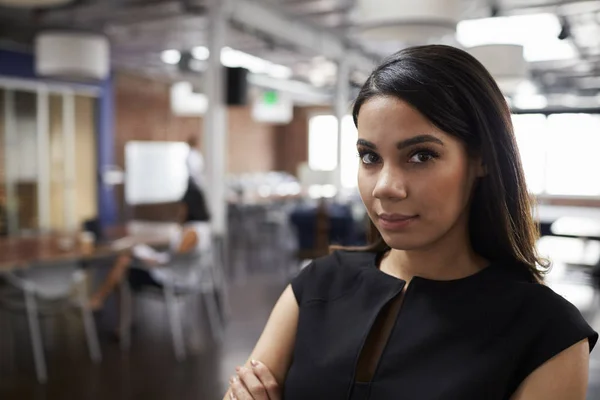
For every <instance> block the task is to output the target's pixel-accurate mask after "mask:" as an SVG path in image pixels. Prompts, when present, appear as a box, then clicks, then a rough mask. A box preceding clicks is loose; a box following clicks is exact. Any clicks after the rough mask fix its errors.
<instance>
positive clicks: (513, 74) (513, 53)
mask: <svg viewBox="0 0 600 400" xmlns="http://www.w3.org/2000/svg"><path fill="white" fill-rule="evenodd" d="M468 52H469V53H470V54H471V55H472V56H473V57H475V58H476V59H478V60H479V62H481V63H482V64H483V66H484V67H485V68H486V69H487V70H488V71H489V72H490V74H492V76H493V77H494V79H495V80H496V82H497V83H498V86H499V87H500V90H502V92H503V93H504V94H506V95H512V94H515V92H516V91H517V89H518V87H519V86H520V84H521V83H523V82H524V81H525V80H526V79H527V74H528V67H527V61H526V60H525V57H524V56H523V46H521V45H518V44H486V45H482V46H475V47H471V48H469V49H468Z"/></svg>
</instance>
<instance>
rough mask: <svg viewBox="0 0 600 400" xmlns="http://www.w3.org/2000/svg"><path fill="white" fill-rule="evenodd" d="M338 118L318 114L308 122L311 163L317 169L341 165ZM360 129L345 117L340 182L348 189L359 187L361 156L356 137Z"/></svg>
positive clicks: (324, 169) (349, 118) (321, 169)
mask: <svg viewBox="0 0 600 400" xmlns="http://www.w3.org/2000/svg"><path fill="white" fill-rule="evenodd" d="M337 129H338V125H337V118H336V117H335V116H333V115H317V116H314V117H311V118H310V120H309V123H308V165H309V167H310V168H311V169H313V170H316V171H333V170H334V169H336V168H337V166H338V159H337V146H338V143H337ZM357 138H358V132H357V131H356V127H355V126H354V122H353V121H352V116H350V115H347V116H345V117H344V119H342V140H341V146H342V152H341V156H342V157H341V162H340V169H341V172H340V174H341V183H342V186H343V187H345V188H353V187H356V176H357V173H358V157H357V156H356V140H357Z"/></svg>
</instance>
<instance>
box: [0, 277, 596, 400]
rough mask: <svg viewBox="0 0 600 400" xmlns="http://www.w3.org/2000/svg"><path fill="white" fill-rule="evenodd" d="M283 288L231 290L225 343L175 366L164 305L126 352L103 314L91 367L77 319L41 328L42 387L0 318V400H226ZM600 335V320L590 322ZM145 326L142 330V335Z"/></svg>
mask: <svg viewBox="0 0 600 400" xmlns="http://www.w3.org/2000/svg"><path fill="white" fill-rule="evenodd" d="M284 286H285V283H284V281H283V280H282V278H281V276H277V275H276V274H269V275H267V274H265V273H261V274H256V275H250V276H249V277H247V278H246V279H245V283H243V284H242V283H239V284H234V285H232V286H231V293H230V295H231V296H230V299H231V307H232V315H231V319H230V322H229V324H228V326H227V329H226V333H225V337H224V338H223V343H222V344H217V343H215V342H214V341H213V340H211V338H210V332H209V329H208V327H207V324H204V325H205V326H204V328H203V330H202V335H201V338H200V339H201V340H200V341H199V343H195V344H194V343H192V345H195V347H196V348H197V351H196V354H195V355H193V356H190V357H189V358H188V359H187V361H184V362H182V363H177V362H176V361H175V359H174V356H173V351H172V347H171V341H170V335H169V331H168V328H167V326H166V323H165V320H166V317H165V309H164V304H163V303H161V302H158V301H155V300H152V299H143V300H142V301H140V302H138V304H137V309H138V313H137V315H138V320H137V326H138V329H136V330H135V331H134V334H133V342H132V348H131V350H130V351H129V352H128V353H127V352H126V353H124V352H121V350H120V349H119V346H118V345H117V344H116V343H115V342H114V341H113V340H114V339H111V337H110V335H109V334H108V333H109V331H108V328H109V327H110V325H111V323H110V319H111V318H110V315H101V316H98V317H97V319H98V323H99V325H100V331H101V340H102V351H103V355H104V360H103V362H102V363H101V364H99V365H92V364H91V362H90V361H89V358H88V356H87V351H86V347H85V342H84V339H83V332H82V329H81V327H80V320H79V318H78V317H77V315H76V314H74V315H71V316H69V317H67V318H62V319H57V320H47V321H45V322H44V324H43V331H44V339H45V345H46V351H47V355H48V367H49V368H48V369H49V382H48V383H47V384H46V385H39V384H37V382H36V379H35V372H34V367H33V360H32V355H31V349H30V344H29V337H28V335H27V329H26V328H27V325H26V321H25V320H24V319H23V318H16V317H13V318H11V319H10V321H11V327H10V330H11V331H12V332H15V334H13V335H9V333H8V329H9V327H8V326H7V320H8V319H7V318H6V317H5V316H4V317H3V318H0V399H2V400H4V399H11V400H12V399H18V400H29V399H31V400H38V399H40V400H70V399H74V400H96V399H97V400H109V399H110V400H120V399H122V400H130V399H140V400H153V399H156V400H164V399H178V400H179V399H181V400H188V399H189V400H192V399H193V400H213V399H220V398H221V396H222V394H223V392H224V389H225V388H226V382H227V379H228V378H229V376H230V375H231V373H232V372H233V370H234V367H235V366H236V365H239V364H241V363H243V362H244V360H245V359H246V357H247V356H248V353H249V351H250V350H251V349H252V347H253V345H254V343H255V342H256V340H257V338H258V336H259V334H260V332H261V330H262V328H263V326H264V323H265V322H266V319H267V317H268V314H269V312H270V309H271V307H272V305H273V304H274V302H275V300H276V299H277V297H278V296H279V294H280V292H281V291H282V289H283V288H284ZM592 318H593V319H595V320H596V322H594V325H595V328H596V329H599V328H600V326H599V323H600V321H599V318H598V315H596V316H595V317H592ZM142 327H143V329H142ZM588 399H589V400H600V351H598V350H597V351H595V352H594V354H593V359H592V362H591V370H590V389H589V393H588Z"/></svg>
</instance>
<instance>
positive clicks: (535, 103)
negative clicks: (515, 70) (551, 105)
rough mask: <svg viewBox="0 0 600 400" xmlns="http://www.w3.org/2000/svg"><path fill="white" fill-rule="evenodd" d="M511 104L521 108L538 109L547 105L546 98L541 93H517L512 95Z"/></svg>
mask: <svg viewBox="0 0 600 400" xmlns="http://www.w3.org/2000/svg"><path fill="white" fill-rule="evenodd" d="M512 104H513V105H514V106H515V107H516V108H520V109H522V110H539V109H543V108H546V107H547V106H548V99H547V98H546V96H543V95H541V94H534V95H519V96H515V97H513V99H512Z"/></svg>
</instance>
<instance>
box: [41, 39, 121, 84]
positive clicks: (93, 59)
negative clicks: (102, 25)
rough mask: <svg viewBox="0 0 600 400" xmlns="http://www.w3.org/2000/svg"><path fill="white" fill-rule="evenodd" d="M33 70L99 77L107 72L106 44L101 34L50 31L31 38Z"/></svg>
mask: <svg viewBox="0 0 600 400" xmlns="http://www.w3.org/2000/svg"><path fill="white" fill-rule="evenodd" d="M35 70H36V73H37V74H38V75H40V76H50V77H60V78H67V79H94V80H102V79H105V78H107V77H108V75H109V73H110V47H109V43H108V39H107V38H106V37H105V36H102V35H97V34H92V33H83V32H72V31H65V32H61V31H51V32H43V33H40V34H39V35H38V36H37V37H36V39H35Z"/></svg>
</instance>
